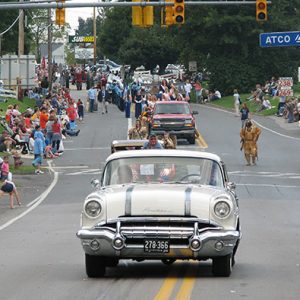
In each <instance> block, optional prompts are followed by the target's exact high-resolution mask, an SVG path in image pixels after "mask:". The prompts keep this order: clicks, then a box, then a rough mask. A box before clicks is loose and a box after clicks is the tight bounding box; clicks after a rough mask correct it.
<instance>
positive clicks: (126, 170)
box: [117, 165, 133, 184]
mask: <svg viewBox="0 0 300 300" xmlns="http://www.w3.org/2000/svg"><path fill="white" fill-rule="evenodd" d="M117 173H118V174H117V175H118V181H117V183H118V184H125V183H130V182H132V181H133V173H132V169H131V168H130V167H129V166H127V165H124V166H119V167H118V172H117Z"/></svg>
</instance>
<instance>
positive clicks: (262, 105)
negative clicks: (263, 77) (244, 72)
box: [247, 77, 300, 123]
mask: <svg viewBox="0 0 300 300" xmlns="http://www.w3.org/2000/svg"><path fill="white" fill-rule="evenodd" d="M280 89H281V87H280V84H279V82H278V80H277V79H276V78H275V77H272V78H271V80H267V81H266V82H265V84H264V85H263V86H262V85H260V84H257V85H256V88H255V90H253V91H251V96H250V97H249V98H248V99H247V100H249V101H253V102H254V103H256V104H257V109H256V110H257V111H262V110H265V109H271V108H272V105H271V103H270V100H269V98H274V97H279V102H278V106H277V112H276V116H278V117H283V118H285V119H286V120H287V122H288V123H293V122H299V120H300V99H299V98H297V97H290V96H289V97H288V96H282V95H281V93H280Z"/></svg>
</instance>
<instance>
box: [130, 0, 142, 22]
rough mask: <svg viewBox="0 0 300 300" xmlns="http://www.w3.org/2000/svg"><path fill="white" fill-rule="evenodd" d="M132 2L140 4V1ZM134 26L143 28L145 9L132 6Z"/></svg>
mask: <svg viewBox="0 0 300 300" xmlns="http://www.w3.org/2000/svg"><path fill="white" fill-rule="evenodd" d="M132 2H140V0H132ZM132 25H133V26H140V27H142V26H143V9H142V7H141V6H132Z"/></svg>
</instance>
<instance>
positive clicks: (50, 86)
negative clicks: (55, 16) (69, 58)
mask: <svg viewBox="0 0 300 300" xmlns="http://www.w3.org/2000/svg"><path fill="white" fill-rule="evenodd" d="M48 82H49V91H51V89H52V19H51V8H48Z"/></svg>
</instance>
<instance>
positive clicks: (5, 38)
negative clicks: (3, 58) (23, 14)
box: [0, 0, 19, 55]
mask: <svg viewBox="0 0 300 300" xmlns="http://www.w3.org/2000/svg"><path fill="white" fill-rule="evenodd" d="M12 1H13V0H9V1H7V2H12ZM18 15H19V12H18V11H17V10H2V11H1V22H0V33H3V32H4V31H6V29H8V28H9V27H10V26H11V24H12V23H13V22H14V21H15V19H16V18H17V17H18ZM17 53H18V22H16V24H15V25H14V26H13V27H12V28H11V29H10V30H9V31H7V32H6V33H5V34H3V35H2V37H1V54H2V55H4V54H17Z"/></svg>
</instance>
